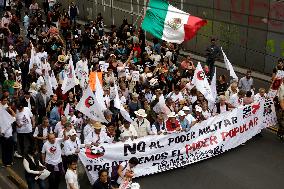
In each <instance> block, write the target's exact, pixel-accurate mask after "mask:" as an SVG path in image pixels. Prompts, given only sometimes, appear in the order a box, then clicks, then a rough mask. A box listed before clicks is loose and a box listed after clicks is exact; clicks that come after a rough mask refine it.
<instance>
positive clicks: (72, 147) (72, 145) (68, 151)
mask: <svg viewBox="0 0 284 189" xmlns="http://www.w3.org/2000/svg"><path fill="white" fill-rule="evenodd" d="M81 147H82V145H81V142H80V139H79V138H78V137H77V138H76V140H75V141H74V142H73V141H72V140H71V139H70V138H69V139H68V140H66V141H65V142H64V147H63V149H62V150H63V151H64V155H66V156H69V155H72V154H76V153H75V151H76V150H77V149H80V148H81Z"/></svg>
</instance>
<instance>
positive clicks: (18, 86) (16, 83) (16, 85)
mask: <svg viewBox="0 0 284 189" xmlns="http://www.w3.org/2000/svg"><path fill="white" fill-rule="evenodd" d="M13 88H14V89H20V88H22V85H21V84H20V83H18V82H15V83H14V85H13Z"/></svg>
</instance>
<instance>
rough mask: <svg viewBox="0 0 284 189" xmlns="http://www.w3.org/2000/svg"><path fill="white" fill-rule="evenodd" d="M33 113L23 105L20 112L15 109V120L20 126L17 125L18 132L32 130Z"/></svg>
mask: <svg viewBox="0 0 284 189" xmlns="http://www.w3.org/2000/svg"><path fill="white" fill-rule="evenodd" d="M32 117H33V113H32V112H31V110H30V109H29V108H28V107H24V109H23V111H22V112H19V111H17V114H16V121H17V124H18V125H19V126H20V127H17V132H18V133H31V132H32V131H33V128H32V120H31V118H32Z"/></svg>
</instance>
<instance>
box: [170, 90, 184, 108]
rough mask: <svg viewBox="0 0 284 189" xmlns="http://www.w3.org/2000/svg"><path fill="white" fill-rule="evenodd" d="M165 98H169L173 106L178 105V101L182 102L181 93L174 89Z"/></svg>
mask: <svg viewBox="0 0 284 189" xmlns="http://www.w3.org/2000/svg"><path fill="white" fill-rule="evenodd" d="M167 98H171V99H172V100H173V101H174V102H175V104H178V103H179V101H180V100H183V99H184V98H183V96H182V93H181V92H180V91H179V89H178V88H177V87H176V88H175V90H174V91H173V92H171V93H169V94H168V96H167Z"/></svg>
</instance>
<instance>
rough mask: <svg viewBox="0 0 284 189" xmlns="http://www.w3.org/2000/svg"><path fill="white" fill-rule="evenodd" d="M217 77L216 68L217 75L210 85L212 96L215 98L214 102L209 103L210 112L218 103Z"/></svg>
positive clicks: (215, 74)
mask: <svg viewBox="0 0 284 189" xmlns="http://www.w3.org/2000/svg"><path fill="white" fill-rule="evenodd" d="M216 77H217V71H216V68H215V73H214V76H213V78H212V80H211V85H210V88H211V92H212V96H213V98H214V101H212V102H211V101H209V102H208V107H209V109H210V110H213V108H214V105H215V102H216V99H217V96H218V95H217V88H216V86H217V85H216V83H217V81H216Z"/></svg>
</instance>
